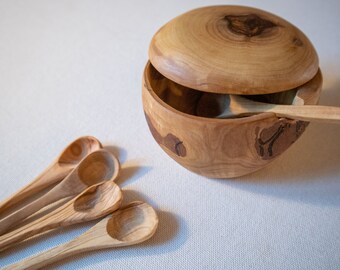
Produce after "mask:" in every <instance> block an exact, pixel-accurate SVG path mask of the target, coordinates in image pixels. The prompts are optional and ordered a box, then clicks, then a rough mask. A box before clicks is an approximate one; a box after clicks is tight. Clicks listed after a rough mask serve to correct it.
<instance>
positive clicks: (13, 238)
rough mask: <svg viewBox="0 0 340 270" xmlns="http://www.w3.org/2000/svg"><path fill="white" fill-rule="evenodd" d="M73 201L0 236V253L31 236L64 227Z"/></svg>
mask: <svg viewBox="0 0 340 270" xmlns="http://www.w3.org/2000/svg"><path fill="white" fill-rule="evenodd" d="M72 203H73V200H71V201H69V202H67V203H66V204H65V205H62V206H60V207H59V208H58V209H56V210H54V211H53V212H50V213H49V214H47V215H45V216H42V217H41V218H39V219H36V220H34V221H32V222H31V223H28V224H26V225H24V226H22V227H20V228H18V229H16V230H14V231H11V232H9V233H6V234H4V235H1V236H0V251H3V250H5V249H7V248H9V247H10V246H12V245H13V244H16V243H19V242H21V241H23V240H25V239H27V238H29V237H31V236H33V235H36V234H38V233H42V232H45V231H48V230H52V229H54V228H57V227H58V226H62V225H64V221H65V219H66V218H67V217H68V216H69V215H68V212H69V211H70V208H72Z"/></svg>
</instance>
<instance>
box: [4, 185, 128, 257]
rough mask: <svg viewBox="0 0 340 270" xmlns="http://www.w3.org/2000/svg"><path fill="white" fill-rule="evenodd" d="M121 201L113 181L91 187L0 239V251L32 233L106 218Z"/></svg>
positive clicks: (119, 191) (118, 189)
mask: <svg viewBox="0 0 340 270" xmlns="http://www.w3.org/2000/svg"><path fill="white" fill-rule="evenodd" d="M121 201H122V192H121V190H120V188H119V187H118V186H117V185H116V184H115V183H114V182H112V181H105V182H103V183H100V184H97V185H93V186H91V187H89V188H87V189H86V190H85V191H84V192H82V193H81V194H80V195H78V196H77V197H76V198H74V199H72V200H71V201H69V202H67V203H66V204H65V205H62V206H60V207H59V208H57V209H56V210H54V211H53V212H50V213H49V214H47V215H45V216H43V217H41V218H39V219H37V220H34V221H33V222H31V223H28V224H26V225H24V226H23V227H20V228H18V229H16V230H14V231H11V232H9V233H7V234H4V235H2V236H0V251H3V250H5V249H7V248H9V247H10V246H12V245H14V244H17V243H19V242H21V241H23V240H25V239H27V238H29V237H32V236H34V235H36V234H39V233H42V232H45V231H49V230H52V229H55V228H60V227H66V226H69V225H72V224H77V223H81V222H86V221H90V220H94V219H97V218H100V217H103V216H105V215H108V214H109V213H112V212H113V211H115V210H116V209H118V208H119V206H120V203H121Z"/></svg>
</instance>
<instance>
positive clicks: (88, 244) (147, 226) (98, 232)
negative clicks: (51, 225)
mask: <svg viewBox="0 0 340 270" xmlns="http://www.w3.org/2000/svg"><path fill="white" fill-rule="evenodd" d="M157 225H158V218H157V214H156V212H155V210H154V209H153V208H152V207H151V206H150V205H148V204H146V203H142V202H134V203H131V204H129V205H127V206H126V207H124V208H122V209H119V210H118V211H116V212H114V213H113V214H112V215H111V216H108V217H106V218H104V219H103V220H102V221H100V222H99V223H97V224H96V225H95V226H93V227H92V228H91V229H90V230H88V231H87V232H85V233H84V234H82V235H80V236H79V237H78V238H76V239H74V240H72V241H70V242H68V243H66V244H64V245H61V246H58V247H55V248H53V249H51V250H48V251H46V252H44V253H41V254H38V255H36V256H33V257H30V258H28V259H25V260H23V261H21V262H19V263H16V264H13V265H11V266H9V267H7V268H4V269H7V270H10V269H17V270H19V269H39V268H42V267H44V266H46V265H49V264H51V263H53V262H56V261H58V260H61V259H63V258H66V257H69V256H71V255H74V254H77V253H80V252H84V251H85V252H86V251H92V250H98V249H104V248H114V247H123V246H130V245H135V244H138V243H141V242H143V241H145V240H147V239H149V238H150V237H151V236H152V235H153V234H154V233H155V231H156V229H157Z"/></svg>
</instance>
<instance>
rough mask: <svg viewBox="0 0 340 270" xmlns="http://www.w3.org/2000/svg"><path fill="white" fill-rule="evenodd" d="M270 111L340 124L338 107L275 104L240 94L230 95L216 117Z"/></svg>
mask: <svg viewBox="0 0 340 270" xmlns="http://www.w3.org/2000/svg"><path fill="white" fill-rule="evenodd" d="M263 112H272V113H275V114H276V115H277V116H278V117H287V118H291V119H297V120H303V121H313V122H314V121H315V122H327V123H338V124H340V107H331V106H321V105H276V104H269V103H262V102H256V101H252V100H249V99H246V98H243V97H241V96H237V95H230V104H229V106H228V105H227V106H226V108H225V110H224V112H222V113H221V114H220V115H219V116H217V117H218V118H228V117H232V116H235V115H241V114H253V113H263Z"/></svg>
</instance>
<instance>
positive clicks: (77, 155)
mask: <svg viewBox="0 0 340 270" xmlns="http://www.w3.org/2000/svg"><path fill="white" fill-rule="evenodd" d="M100 148H102V145H101V143H100V142H99V141H98V140H97V139H96V138H94V137H91V136H84V137H80V138H78V139H77V140H75V141H73V142H72V143H71V144H70V145H68V146H67V147H66V148H65V149H64V150H63V151H62V152H61V154H60V155H59V157H58V158H57V159H56V160H55V161H54V162H53V163H52V164H51V165H50V166H49V167H48V168H46V169H45V171H44V172H43V173H41V174H40V175H39V176H38V177H37V178H35V179H34V180H33V181H32V182H31V183H29V184H28V185H27V186H25V187H23V188H22V189H21V190H19V191H18V192H16V193H15V194H13V195H12V196H11V197H9V198H8V199H6V200H5V201H3V202H2V203H1V204H0V213H3V212H4V211H5V210H7V209H9V208H10V207H12V206H13V205H15V204H17V203H20V202H22V201H24V200H25V199H27V198H28V197H30V196H32V195H33V194H35V193H37V192H39V191H42V190H43V189H45V188H47V187H49V186H52V185H53V184H55V183H58V182H59V181H60V180H62V179H63V178H64V177H65V176H66V175H67V174H69V173H70V171H72V169H74V168H75V167H76V166H77V165H78V163H79V162H80V161H81V160H82V159H83V158H84V157H86V156H87V155H88V154H89V153H91V152H93V151H95V150H98V149H100Z"/></svg>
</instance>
